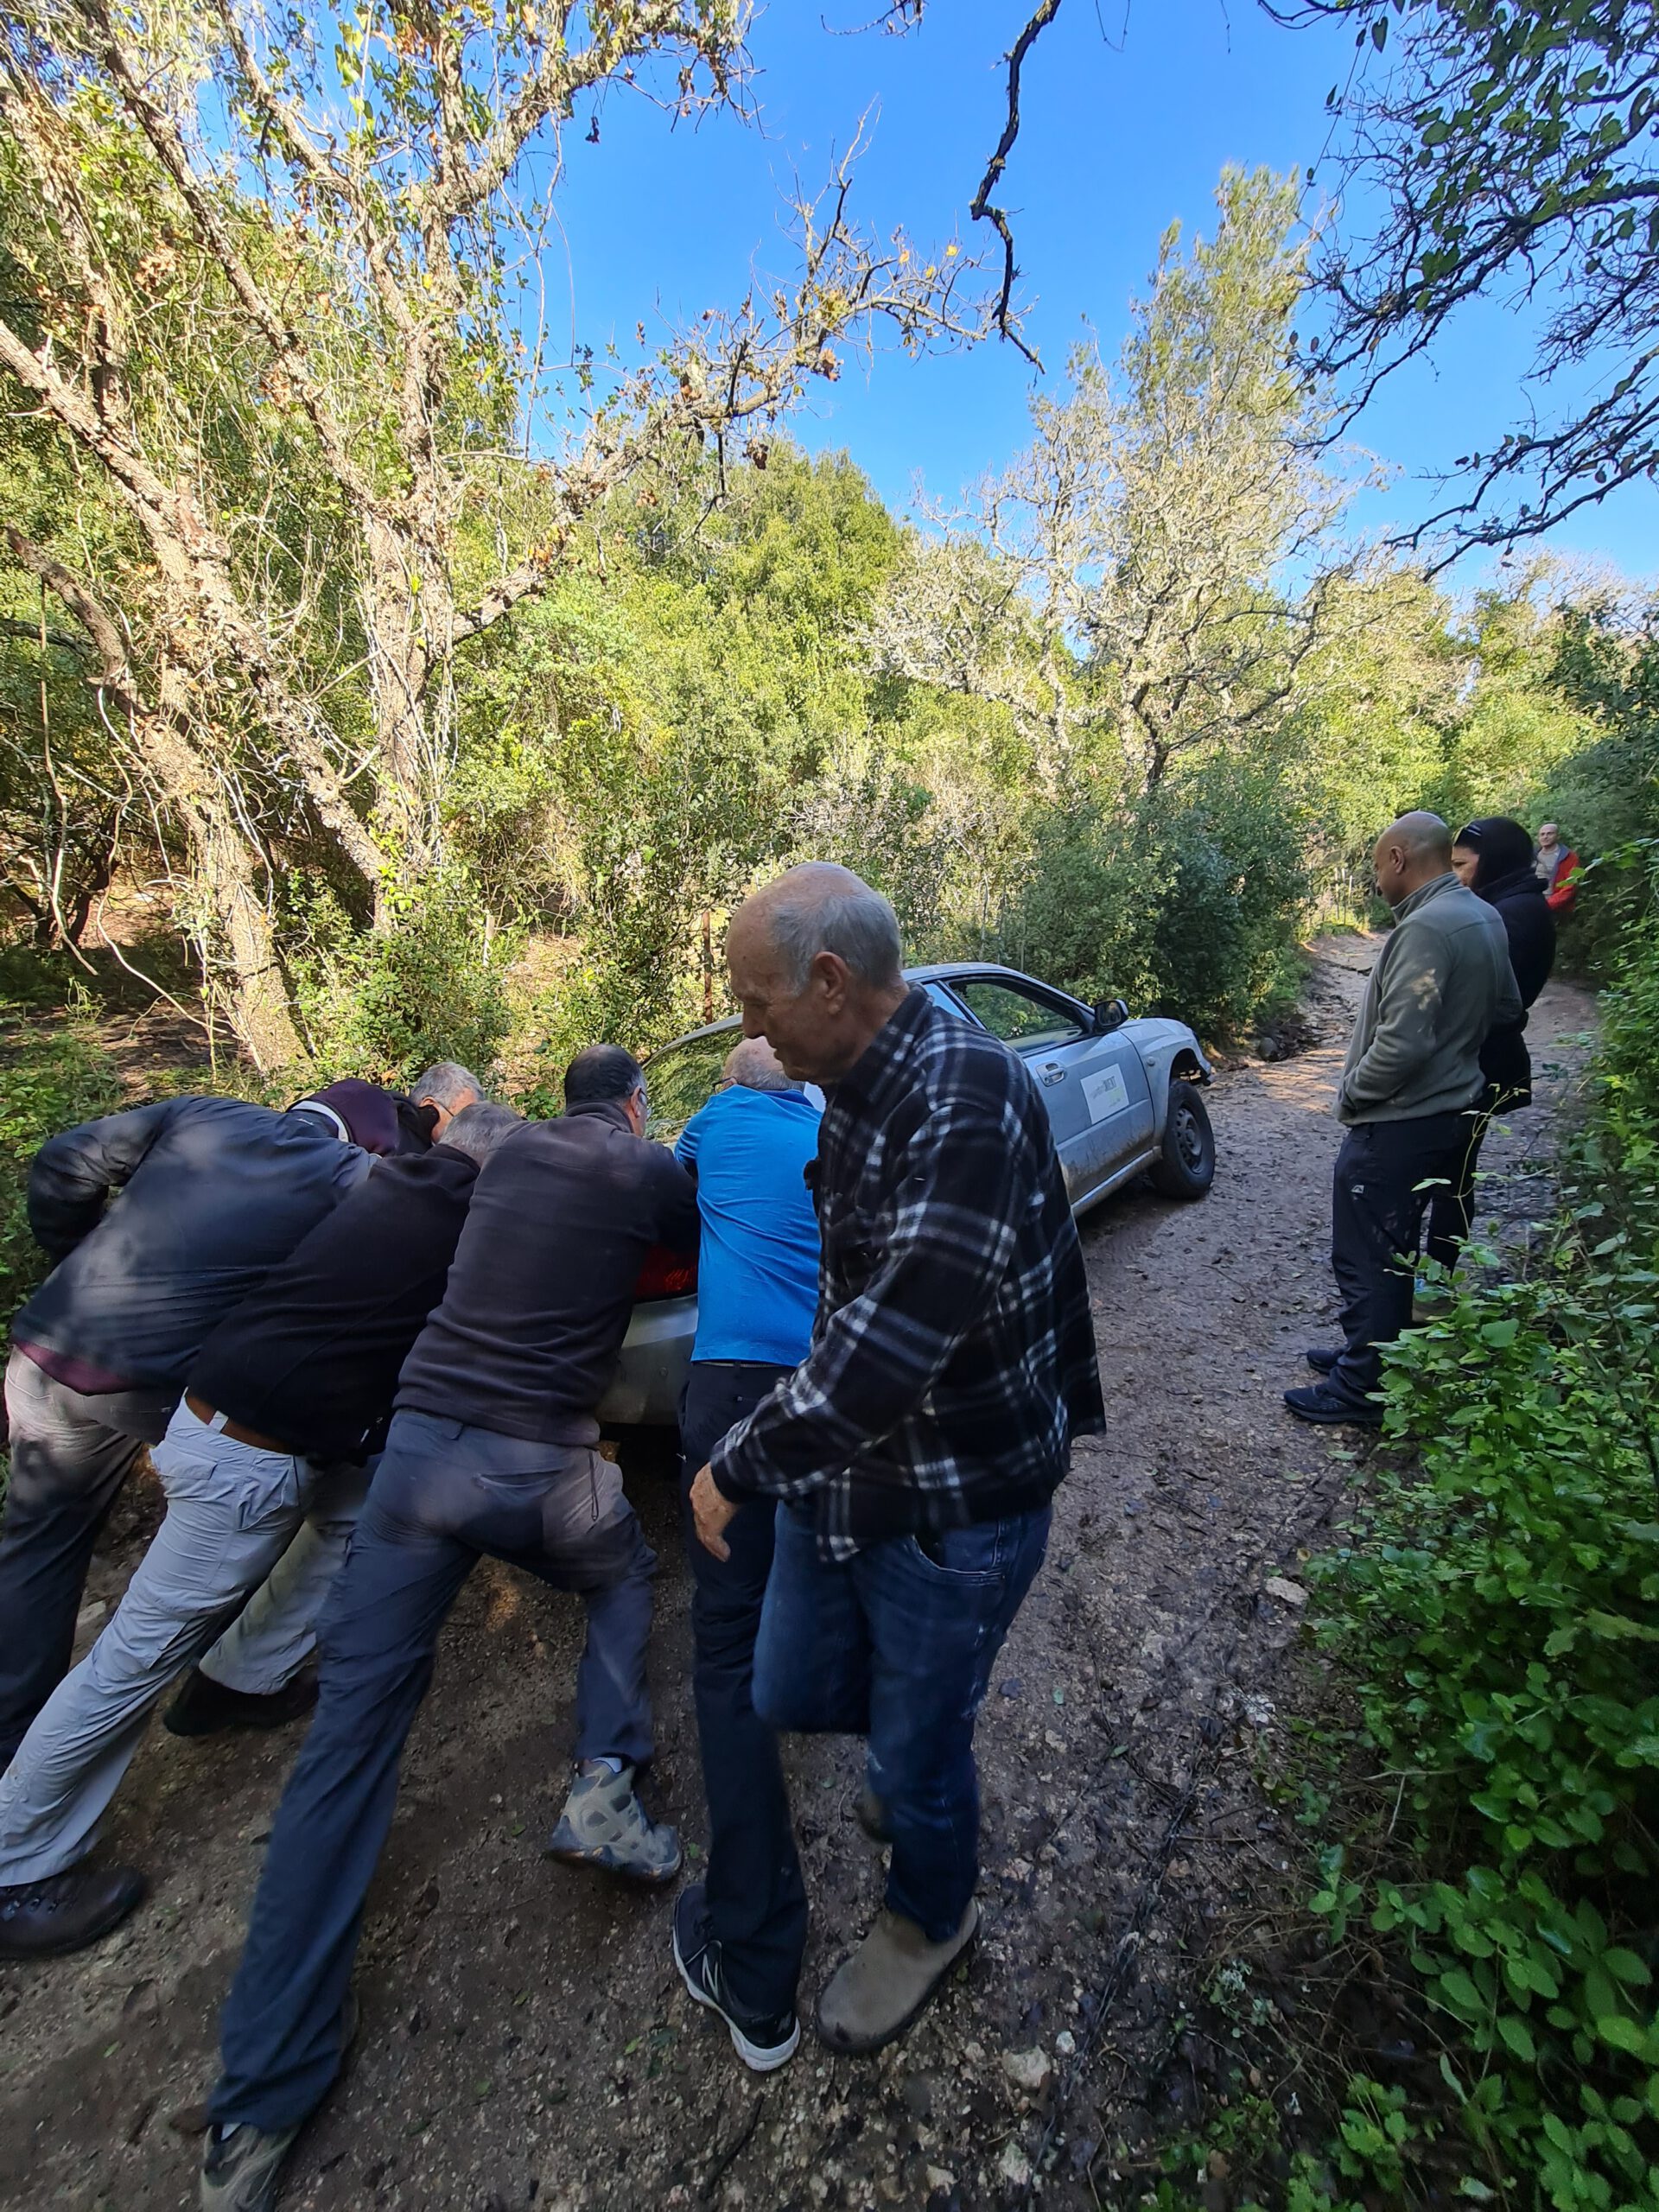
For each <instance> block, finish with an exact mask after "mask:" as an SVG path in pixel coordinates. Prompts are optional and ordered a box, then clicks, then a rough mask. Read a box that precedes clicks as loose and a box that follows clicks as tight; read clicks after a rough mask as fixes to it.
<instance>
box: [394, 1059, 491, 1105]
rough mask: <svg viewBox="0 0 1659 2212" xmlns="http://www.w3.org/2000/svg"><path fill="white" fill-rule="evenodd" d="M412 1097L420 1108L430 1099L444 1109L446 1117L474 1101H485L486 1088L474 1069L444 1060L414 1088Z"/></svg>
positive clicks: (432, 1068)
mask: <svg viewBox="0 0 1659 2212" xmlns="http://www.w3.org/2000/svg"><path fill="white" fill-rule="evenodd" d="M409 1095H410V1097H411V1098H412V1099H413V1100H414V1101H415V1103H416V1105H417V1106H418V1105H420V1104H421V1103H423V1101H424V1100H426V1099H430V1100H431V1102H432V1103H433V1104H434V1105H435V1106H442V1109H443V1110H444V1112H445V1113H446V1114H454V1113H458V1112H459V1111H460V1110H461V1108H462V1107H463V1106H465V1105H467V1103H469V1102H470V1101H471V1100H473V1099H478V1100H480V1101H481V1100H482V1099H483V1096H484V1086H483V1084H481V1083H480V1081H479V1079H478V1077H476V1076H475V1075H474V1073H473V1071H472V1070H471V1069H470V1068H464V1067H462V1066H461V1065H459V1063H458V1062H456V1061H454V1060H440V1061H439V1062H438V1063H437V1065H436V1066H435V1067H429V1068H428V1070H427V1071H426V1073H425V1074H424V1075H423V1076H421V1077H417V1079H416V1081H415V1083H414V1084H411V1085H410V1093H409Z"/></svg>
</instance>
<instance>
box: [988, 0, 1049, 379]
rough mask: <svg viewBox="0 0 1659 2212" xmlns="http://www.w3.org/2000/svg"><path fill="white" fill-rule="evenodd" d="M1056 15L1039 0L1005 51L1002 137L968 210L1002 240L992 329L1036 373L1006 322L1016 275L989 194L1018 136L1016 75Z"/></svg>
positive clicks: (1029, 350)
mask: <svg viewBox="0 0 1659 2212" xmlns="http://www.w3.org/2000/svg"><path fill="white" fill-rule="evenodd" d="M1059 12H1060V0H1042V4H1041V5H1040V6H1039V8H1038V9H1037V10H1036V11H1035V13H1034V14H1033V16H1032V18H1031V20H1030V22H1028V23H1027V25H1026V27H1025V29H1024V30H1022V31H1021V32H1020V35H1019V37H1018V38H1017V39H1015V41H1014V45H1013V47H1012V48H1011V49H1010V51H1009V54H1008V56H1007V62H1008V112H1007V120H1006V121H1005V122H1004V124H1003V125H1002V136H1001V137H1000V138H999V139H998V140H997V142H996V150H995V153H994V154H993V155H992V156H991V158H990V160H989V161H988V162H987V163H986V165H985V174H984V175H983V176H982V177H981V179H980V181H979V190H978V191H977V192H976V194H974V200H973V205H972V206H971V207H969V210H968V213H969V216H970V217H971V218H972V219H973V220H974V221H975V222H976V223H989V224H990V226H991V227H992V228H993V230H995V232H996V234H997V236H998V238H1001V241H1002V289H1001V292H1000V293H999V294H998V296H997V302H996V306H995V310H994V313H995V322H996V327H997V329H998V331H999V332H1000V333H1001V335H1002V336H1003V337H1004V338H1006V339H1007V341H1008V343H1009V344H1010V345H1012V346H1018V347H1019V349H1020V352H1021V353H1023V354H1024V355H1025V357H1026V359H1027V360H1028V361H1029V362H1030V363H1031V365H1032V366H1033V368H1034V369H1038V370H1040V369H1041V367H1042V362H1041V361H1040V360H1039V359H1038V357H1037V354H1036V353H1035V351H1034V349H1033V347H1031V346H1027V343H1026V341H1025V340H1024V339H1023V338H1022V337H1021V336H1020V333H1019V331H1018V329H1017V328H1016V327H1014V323H1013V322H1012V321H1011V320H1010V313H1011V303H1012V302H1013V298H1014V283H1015V281H1016V280H1017V278H1018V277H1019V274H1020V272H1019V270H1017V269H1016V268H1015V266H1014V232H1013V229H1012V227H1011V226H1010V225H1009V222H1008V216H1007V209H1006V208H1003V207H995V206H994V205H993V203H992V200H991V194H992V193H993V192H994V191H995V189H996V188H997V186H998V184H999V183H1000V182H1001V177H1002V172H1003V170H1004V169H1005V168H1007V164H1008V156H1009V155H1010V154H1011V153H1012V152H1013V150H1014V140H1015V139H1016V138H1017V137H1019V136H1020V71H1021V70H1022V69H1023V68H1024V67H1025V65H1026V56H1027V54H1029V53H1030V51H1031V49H1032V48H1033V46H1034V45H1035V44H1036V43H1037V41H1038V40H1039V38H1040V37H1041V36H1042V35H1043V33H1044V32H1045V31H1046V29H1048V26H1049V25H1050V24H1051V23H1052V22H1053V20H1054V18H1055V16H1058V14H1059Z"/></svg>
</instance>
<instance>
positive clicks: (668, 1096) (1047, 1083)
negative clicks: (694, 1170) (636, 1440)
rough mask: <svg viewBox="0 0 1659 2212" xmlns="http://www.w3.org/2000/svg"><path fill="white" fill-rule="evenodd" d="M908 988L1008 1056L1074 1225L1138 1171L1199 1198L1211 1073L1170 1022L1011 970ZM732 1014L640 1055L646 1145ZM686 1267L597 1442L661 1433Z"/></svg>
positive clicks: (915, 979) (631, 1362)
mask: <svg viewBox="0 0 1659 2212" xmlns="http://www.w3.org/2000/svg"><path fill="white" fill-rule="evenodd" d="M905 974H906V977H907V978H908V980H909V981H910V982H912V983H915V984H918V985H919V986H920V987H921V988H922V989H924V990H925V992H926V993H927V994H928V995H929V997H930V998H931V999H934V1000H935V1001H937V1002H938V1004H939V1005H940V1006H942V1007H944V1008H945V1010H946V1011H947V1013H950V1014H957V1015H958V1016H960V1018H961V1019H962V1020H964V1021H973V1022H977V1023H978V1025H979V1027H981V1028H982V1029H988V1030H989V1032H990V1033H991V1035H992V1036H993V1037H1000V1038H1001V1039H1002V1042H1003V1043H1004V1044H1005V1045H1007V1046H1008V1047H1009V1048H1010V1050H1012V1051H1014V1052H1018V1053H1019V1055H1020V1058H1021V1059H1022V1060H1024V1062H1025V1063H1026V1065H1027V1067H1028V1068H1029V1069H1030V1070H1031V1074H1032V1080H1033V1082H1034V1083H1035V1084H1036V1085H1037V1087H1038V1089H1039V1092H1040V1093H1041V1096H1042V1101H1043V1103H1044V1105H1045V1106H1046V1108H1047V1109H1048V1118H1049V1120H1050V1122H1052V1125H1053V1129H1054V1143H1055V1148H1056V1149H1057V1151H1058V1154H1059V1156H1060V1166H1061V1169H1062V1171H1063V1173H1065V1187H1066V1190H1067V1192H1068V1193H1069V1194H1070V1197H1071V1211H1072V1213H1073V1214H1074V1215H1076V1214H1081V1213H1082V1212H1084V1211H1085V1209H1086V1208H1088V1207H1090V1206H1092V1205H1095V1204H1096V1203H1097V1201H1098V1200H1100V1199H1102V1198H1106V1197H1108V1196H1109V1194H1110V1193H1111V1192H1113V1191H1116V1189H1117V1188H1118V1187H1119V1186H1120V1185H1122V1184H1124V1183H1127V1182H1128V1179H1129V1178H1130V1177H1131V1176H1133V1175H1137V1174H1139V1173H1141V1171H1142V1170H1143V1169H1144V1170H1145V1171H1146V1173H1147V1175H1148V1176H1149V1177H1150V1179H1151V1181H1152V1184H1153V1186H1154V1189H1156V1190H1158V1191H1160V1192H1162V1193H1163V1194H1164V1196H1165V1197H1166V1198H1202V1197H1203V1196H1204V1195H1205V1192H1206V1191H1208V1189H1209V1188H1210V1185H1211V1183H1212V1182H1213V1181H1214V1180H1215V1174H1216V1141H1215V1137H1214V1135H1213V1133H1212V1132H1211V1127H1210V1116H1209V1115H1208V1114H1207V1113H1206V1112H1205V1104H1204V1098H1203V1095H1202V1090H1201V1088H1200V1086H1202V1085H1204V1084H1207V1083H1209V1082H1210V1080H1211V1075H1212V1073H1213V1071H1212V1070H1211V1065H1210V1063H1209V1061H1208V1060H1207V1059H1205V1056H1204V1052H1203V1050H1202V1048H1201V1047H1200V1046H1199V1044H1198V1039H1197V1038H1196V1037H1195V1036H1194V1035H1193V1033H1192V1031H1191V1030H1190V1029H1189V1028H1188V1027H1186V1024H1185V1022H1182V1021H1166V1020H1160V1019H1156V1018H1151V1017H1149V1018H1147V1019H1146V1020H1135V1019H1133V1018H1132V1017H1131V1015H1130V1014H1129V1010H1128V1007H1126V1006H1125V1005H1124V1003H1123V1001H1122V999H1109V1000H1107V1001H1105V1002H1104V1003H1103V1004H1102V1005H1100V1006H1096V1007H1088V1006H1084V1003H1083V1002H1082V1001H1081V1000H1080V999H1074V998H1072V997H1071V996H1070V995H1068V994H1067V993H1066V992H1065V991H1061V990H1056V989H1055V988H1054V986H1053V985H1052V983H1039V982H1036V981H1035V980H1034V979H1033V977H1032V976H1022V975H1020V973H1019V971H1018V970H1017V969H1013V968H998V967H994V966H990V965H988V964H987V963H984V962H982V961H963V962H958V963H950V964H948V965H943V966H938V967H932V968H907V969H906V970H905ZM741 1027H742V1025H741V1022H740V1021H739V1020H738V1018H737V1017H736V1015H733V1016H731V1017H730V1018H729V1019H728V1020H725V1021H715V1022H711V1023H710V1024H709V1027H708V1028H706V1029H696V1030H693V1032H692V1033H691V1034H690V1036H689V1037H682V1038H680V1039H678V1040H677V1042H676V1043H674V1044H672V1045H664V1047H663V1049H662V1051H661V1052H653V1053H652V1057H651V1058H650V1060H649V1061H648V1062H647V1063H646V1067H645V1075H646V1080H647V1083H648V1085H649V1089H650V1094H651V1121H650V1123H649V1126H648V1128H647V1131H646V1134H647V1135H650V1136H652V1137H654V1138H655V1139H657V1141H658V1142H659V1143H662V1144H673V1143H674V1142H675V1141H676V1140H677V1137H678V1136H679V1134H680V1132H681V1130H682V1129H683V1128H684V1127H685V1125H686V1123H687V1122H689V1121H690V1119H691V1116H693V1115H694V1114H695V1113H696V1112H697V1111H698V1109H700V1108H701V1107H702V1106H705V1105H706V1104H707V1103H708V1102H709V1098H710V1097H711V1096H713V1095H714V1091H715V1086H716V1085H717V1084H718V1083H719V1081H720V1077H721V1069H722V1067H723V1066H724V1065H725V1062H726V1056H727V1054H728V1052H730V1051H731V1049H732V1046H734V1044H735V1043H736V1042H737V1039H738V1034H739V1033H740V1031H741ZM696 1329H697V1300H696V1269H695V1268H692V1267H690V1265H688V1264H687V1263H686V1262H683V1261H680V1260H676V1259H673V1258H671V1256H670V1255H665V1254H664V1255H658V1256H654V1257H653V1259H652V1262H651V1263H650V1264H649V1265H648V1267H647V1268H646V1270H645V1274H643V1275H642V1276H641V1277H640V1281H639V1289H638V1291H637V1292H636V1294H635V1304H634V1309H633V1320H632V1325H631V1326H630V1328H629V1330H628V1333H627V1338H626V1342H625V1343H624V1344H623V1346H622V1355H621V1358H620V1361H619V1362H618V1364H617V1370H616V1374H615V1376H614V1378H613V1381H612V1383H611V1387H610V1389H609V1390H608V1391H607V1393H606V1395H605V1398H604V1400H603V1402H602V1403H601V1406H600V1408H599V1417H600V1420H601V1422H602V1423H603V1424H604V1426H605V1427H606V1429H607V1431H610V1430H613V1429H616V1428H620V1427H658V1426H662V1425H672V1424H673V1423H674V1422H675V1421H676V1420H677V1417H678V1409H679V1402H680V1392H681V1390H682V1389H683V1386H684V1383H685V1370H686V1368H687V1367H688V1365H689V1364H690V1358H691V1342H692V1338H694V1337H695V1336H696Z"/></svg>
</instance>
